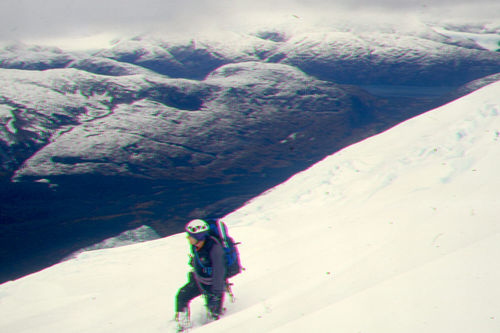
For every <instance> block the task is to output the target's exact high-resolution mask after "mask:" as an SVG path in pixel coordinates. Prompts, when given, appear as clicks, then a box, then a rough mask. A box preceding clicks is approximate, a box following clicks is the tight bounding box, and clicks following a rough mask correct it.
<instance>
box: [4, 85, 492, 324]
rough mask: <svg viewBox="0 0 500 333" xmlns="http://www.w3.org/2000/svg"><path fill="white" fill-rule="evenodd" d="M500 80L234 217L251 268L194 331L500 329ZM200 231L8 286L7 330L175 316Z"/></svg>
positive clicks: (363, 145)
mask: <svg viewBox="0 0 500 333" xmlns="http://www.w3.org/2000/svg"><path fill="white" fill-rule="evenodd" d="M498 96H500V82H497V83H493V84H491V85H489V86H486V87H484V88H482V89H480V90H478V91H476V92H474V93H472V94H471V95H469V96H465V97H464V98H461V99H460V100H457V101H455V102H452V103H450V104H448V105H445V106H443V107H440V108H438V109H436V110H432V111H429V112H427V113H425V114H423V115H421V116H418V117H416V118H413V119H411V120H409V121H406V122H404V123H402V124H400V125H398V126H396V127H394V128H392V129H390V130H388V131H386V132H384V133H382V134H379V135H377V136H374V137H372V138H369V139H367V140H365V141H363V142H360V143H358V144H355V145H352V146H350V147H347V148H345V149H344V150H342V151H340V152H338V153H336V154H334V155H332V156H329V157H327V158H325V159H324V160H323V161H321V162H319V163H317V164H316V165H314V166H312V167H311V168H309V169H308V170H306V171H304V172H302V173H300V174H297V175H296V176H294V177H292V178H291V179H289V180H288V181H287V182H285V183H283V184H281V185H279V186H277V187H275V188H273V189H271V190H269V191H268V192H266V193H264V194H263V195H261V196H260V197H258V198H256V199H254V200H252V201H251V202H249V203H248V204H247V205H246V206H244V207H242V208H241V209H239V210H238V211H236V212H234V213H232V214H230V215H228V216H227V217H226V218H225V221H226V222H227V223H228V225H229V227H230V233H231V235H232V236H233V237H234V238H235V239H236V240H238V241H241V242H242V244H241V246H240V252H241V260H242V263H243V266H244V267H245V268H246V271H245V272H243V273H242V274H240V275H239V276H237V277H235V278H233V279H232V282H234V287H233V291H234V293H235V295H236V297H237V301H236V303H234V304H231V303H229V301H226V306H227V312H226V314H225V316H224V317H223V318H222V319H221V320H219V321H217V322H213V323H209V324H206V325H203V324H204V322H205V317H204V309H203V305H202V301H201V300H200V299H198V300H196V301H194V302H193V303H192V305H191V311H192V316H193V317H192V318H193V327H192V329H191V332H235V331H237V332H275V333H276V332H303V331H306V330H308V331H311V332H381V333H382V332H383V333H388V332H405V333H407V332H410V333H411V332H415V333H417V332H418V333H421V332H487V333H489V332H492V333H493V332H499V331H500V289H499V288H498V281H500V267H499V266H498V265H497V264H496V262H498V253H500V225H498V207H500V195H499V192H498V188H500V177H499V176H498V171H497V165H498V163H499V162H500V134H499V133H500V117H499V116H500V100H499V97H498ZM187 254H188V244H187V242H186V240H185V236H184V235H175V236H171V237H168V238H164V239H160V240H155V241H150V242H146V243H141V244H135V245H130V246H126V247H121V248H113V249H106V250H99V251H91V252H85V253H82V254H80V255H79V256H78V257H77V258H75V259H73V260H70V261H66V262H64V263H61V264H58V265H55V266H53V267H51V268H48V269H46V270H44V271H41V272H39V273H36V274H33V275H30V276H27V277H25V278H22V279H19V280H17V281H12V282H8V283H5V284H3V285H1V286H0V313H2V316H1V317H0V331H1V332H16V333H18V332H19V333H21V332H42V333H43V332H51V333H52V332H54V331H63V332H117V331H120V332H168V331H171V330H172V328H173V325H172V324H171V322H169V320H170V319H171V318H172V317H173V316H174V313H173V311H174V307H173V306H174V298H175V294H176V292H177V290H178V288H179V287H180V286H182V285H183V284H184V283H185V282H186V273H187V271H188V269H189V268H188V266H187V261H188V257H187Z"/></svg>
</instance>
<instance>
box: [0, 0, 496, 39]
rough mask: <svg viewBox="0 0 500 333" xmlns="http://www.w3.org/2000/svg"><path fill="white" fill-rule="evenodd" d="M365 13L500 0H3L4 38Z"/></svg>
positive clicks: (466, 13) (457, 10) (475, 7)
mask: <svg viewBox="0 0 500 333" xmlns="http://www.w3.org/2000/svg"><path fill="white" fill-rule="evenodd" d="M360 12H373V13H374V14H373V16H377V15H378V14H376V13H389V12H395V13H397V14H398V15H399V16H401V15H418V16H434V17H442V18H446V19H453V18H455V17H456V18H464V17H469V18H472V19H490V20H492V19H495V18H496V19H497V20H498V13H499V12H500V5H499V1H498V0H474V1H471V0H272V1H270V0H136V1H131V0H1V1H0V40H2V41H13V40H22V41H23V40H30V41H33V40H37V39H44V38H57V37H71V36H74V37H82V36H89V35H95V34H99V33H103V32H111V33H114V34H119V33H127V34H128V33H140V32H143V31H151V30H153V31H154V30H160V29H161V30H165V31H168V32H175V31H190V30H192V31H199V30H203V29H214V28H218V29H233V28H238V27H244V26H250V25H252V24H257V23H262V22H264V23H270V22H280V21H283V20H286V19H287V18H289V17H291V16H293V17H295V18H298V17H300V18H304V19H309V20H310V21H314V20H315V19H320V17H323V18H325V17H327V16H329V15H331V16H332V17H338V15H339V13H342V15H343V16H344V17H345V15H346V14H345V13H350V14H351V15H353V16H352V17H353V20H354V19H355V17H356V15H357V14H358V13H360Z"/></svg>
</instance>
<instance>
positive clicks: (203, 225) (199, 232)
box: [186, 219, 209, 240]
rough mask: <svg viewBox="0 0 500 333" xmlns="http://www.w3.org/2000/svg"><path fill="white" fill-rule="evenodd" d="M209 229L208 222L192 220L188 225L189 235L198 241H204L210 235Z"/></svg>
mask: <svg viewBox="0 0 500 333" xmlns="http://www.w3.org/2000/svg"><path fill="white" fill-rule="evenodd" d="M208 229H209V227H208V224H207V222H205V221H203V220H200V219H196V220H192V221H191V222H189V223H188V224H187V225H186V231H187V233H188V234H189V235H190V236H192V237H193V238H195V239H197V240H202V239H204V238H205V237H206V236H207V234H208Z"/></svg>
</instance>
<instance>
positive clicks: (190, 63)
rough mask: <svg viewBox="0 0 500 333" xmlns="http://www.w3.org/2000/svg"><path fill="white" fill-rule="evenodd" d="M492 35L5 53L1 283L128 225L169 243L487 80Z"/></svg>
mask: <svg viewBox="0 0 500 333" xmlns="http://www.w3.org/2000/svg"><path fill="white" fill-rule="evenodd" d="M499 31H500V28H498V27H497V26H489V27H488V28H487V29H486V27H484V29H483V30H480V29H478V27H476V26H471V27H453V26H446V27H442V26H432V25H417V26H415V27H414V28H408V27H406V28H405V29H400V28H394V27H391V26H384V27H373V26H367V27H358V26H350V25H343V26H336V27H322V28H321V29H314V30H307V29H304V28H303V27H302V28H299V27H281V28H266V29H260V30H256V32H255V31H254V32H252V33H241V32H240V33H234V32H227V33H221V34H215V35H210V36H196V37H193V36H190V37H187V38H180V37H175V38H174V37H172V36H161V35H156V36H153V35H148V36H136V37H134V38H124V39H122V40H117V41H115V42H114V44H113V45H112V46H110V48H108V49H103V50H97V51H95V50H94V51H92V52H90V51H89V52H83V51H79V52H67V51H65V50H61V49H59V48H56V47H48V46H44V47H41V46H29V45H22V44H20V45H10V46H5V47H3V48H2V49H0V78H1V79H2V82H3V84H2V85H1V86H0V183H1V184H2V186H0V211H1V213H2V215H1V216H2V222H3V224H4V230H3V231H2V232H1V233H0V242H1V243H2V244H7V245H5V248H8V249H9V250H8V251H7V250H6V251H0V261H1V262H5V265H3V264H2V265H0V267H2V268H0V281H1V280H2V278H1V276H2V275H3V274H2V273H3V272H2V271H10V270H14V267H17V265H24V266H26V267H29V268H28V270H29V271H34V270H35V269H38V268H41V267H43V265H48V264H52V263H54V262H57V261H58V260H59V259H61V258H63V257H66V256H67V255H68V254H70V253H71V252H72V251H74V250H77V249H78V248H80V247H87V246H89V245H91V244H93V243H98V242H100V241H102V240H103V239H106V238H108V237H111V236H114V235H118V234H120V233H122V232H124V231H126V230H134V229H137V228H140V227H142V226H145V225H146V226H149V227H152V228H153V229H154V230H155V231H156V232H157V233H159V234H161V235H166V234H169V233H171V232H173V230H178V229H179V228H180V227H181V225H180V223H179V222H181V221H184V220H185V219H186V218H187V217H189V216H198V215H220V214H226V213H227V212H229V211H231V210H233V209H235V208H237V207H239V206H240V205H241V204H243V203H244V202H245V201H246V200H248V199H249V198H251V197H253V196H255V195H257V194H259V193H261V192H262V191H264V190H266V189H267V188H269V187H271V186H274V185H276V184H277V183H279V182H281V181H283V180H285V179H287V178H288V177H290V176H291V175H292V174H294V173H296V172H297V171H299V170H303V169H304V168H306V167H308V166H310V165H311V164H312V163H314V162H316V161H318V160H320V159H322V158H323V157H324V156H326V155H329V154H331V153H332V152H334V151H337V150H339V149H341V148H343V147H345V146H346V145H349V144H351V143H353V142H357V141H359V140H361V139H364V138H366V137H368V136H370V135H373V134H375V133H378V132H380V131H382V130H385V129H387V128H389V127H391V126H393V125H395V124H396V123H398V122H400V121H402V120H404V119H408V118H410V117H413V116H415V115H417V114H419V113H421V112H423V111H426V110H429V109H430V108H432V107H435V106H437V105H440V103H443V102H448V101H449V100H451V99H455V98H457V97H460V96H461V95H463V94H464V93H465V92H470V91H471V89H475V88H476V87H479V86H481V85H482V84H484V83H486V82H492V81H494V80H496V76H495V74H497V73H499V72H500V53H499V52H496V50H495V49H494V48H493V46H492V45H493V44H494V42H495V38H496V37H495V36H496V35H497V34H498V32H499ZM486 46H487V47H486ZM471 80H480V81H474V84H469V82H470V81H471ZM481 82H482V83H481ZM463 84H468V85H467V86H465V87H464V88H462V90H459V91H458V92H457V91H455V90H453V89H455V88H457V87H459V86H461V85H463ZM450 91H452V92H451V93H450ZM444 93H448V94H447V95H443V94H444ZM442 95H443V96H442ZM11 180H14V181H15V182H12V181H11ZM45 238H48V239H50V241H49V242H45V241H41V239H45ZM24 244H28V245H27V246H26V245H24ZM28 259H29V260H28ZM37 265H41V267H40V266H37ZM6 267H8V268H6ZM23 269H26V268H23ZM19 274H20V273H19Z"/></svg>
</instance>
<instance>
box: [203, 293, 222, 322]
mask: <svg viewBox="0 0 500 333" xmlns="http://www.w3.org/2000/svg"><path fill="white" fill-rule="evenodd" d="M222 302H223V299H222V295H213V294H209V295H207V309H208V312H209V313H210V316H211V317H212V318H213V319H215V320H217V319H219V317H220V315H221V314H222V313H221V310H222Z"/></svg>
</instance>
